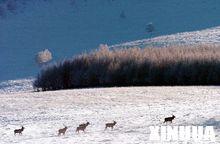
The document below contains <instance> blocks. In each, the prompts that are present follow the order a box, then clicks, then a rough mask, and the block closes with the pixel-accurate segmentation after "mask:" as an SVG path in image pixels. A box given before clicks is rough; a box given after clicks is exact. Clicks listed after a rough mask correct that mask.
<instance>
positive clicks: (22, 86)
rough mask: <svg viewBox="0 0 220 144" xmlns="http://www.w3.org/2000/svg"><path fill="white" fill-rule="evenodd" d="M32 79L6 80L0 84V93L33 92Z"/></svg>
mask: <svg viewBox="0 0 220 144" xmlns="http://www.w3.org/2000/svg"><path fill="white" fill-rule="evenodd" d="M33 82H34V78H26V79H17V80H8V81H3V82H0V93H1V94H8V93H20V92H31V91H33Z"/></svg>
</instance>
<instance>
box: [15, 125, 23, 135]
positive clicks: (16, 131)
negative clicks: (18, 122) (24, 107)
mask: <svg viewBox="0 0 220 144" xmlns="http://www.w3.org/2000/svg"><path fill="white" fill-rule="evenodd" d="M23 131H24V127H23V126H22V127H21V129H15V130H14V135H16V133H18V134H19V135H21V134H22V132H23Z"/></svg>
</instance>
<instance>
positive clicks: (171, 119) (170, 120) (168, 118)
mask: <svg viewBox="0 0 220 144" xmlns="http://www.w3.org/2000/svg"><path fill="white" fill-rule="evenodd" d="M174 118H175V116H174V115H173V116H172V117H166V118H165V119H164V122H163V123H166V122H171V123H172V121H173V119H174Z"/></svg>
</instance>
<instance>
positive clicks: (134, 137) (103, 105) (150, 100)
mask: <svg viewBox="0 0 220 144" xmlns="http://www.w3.org/2000/svg"><path fill="white" fill-rule="evenodd" d="M0 99H1V104H0V107H1V108H0V109H1V111H0V143H1V144H8V143H10V144H14V143H18V144H21V143H22V144H30V143H31V144H55V143H56V144H58V143H66V144H72V143H79V144H88V143H89V144H110V143H114V144H134V143H136V144H142V143H151V142H150V141H149V133H150V130H149V126H151V125H158V126H161V125H165V124H163V119H164V117H167V116H171V115H172V114H174V115H175V116H176V119H174V121H173V124H170V125H204V126H205V125H214V128H215V133H216V143H220V88H219V87H214V86H191V87H120V88H94V89H75V90H62V91H53V92H25V93H23V92H20V93H13V94H10V93H9V94H2V93H1V94H0ZM113 120H115V121H117V124H116V126H115V129H113V130H106V131H104V127H105V123H107V122H112V121H113ZM86 121H89V122H90V123H91V125H89V126H88V128H87V129H86V132H85V133H83V132H80V133H79V134H77V133H76V132H75V129H76V127H77V126H78V125H79V124H80V123H83V122H86ZM21 125H23V126H24V127H25V130H24V132H23V135H22V136H19V135H17V136H14V134H13V130H14V129H17V128H20V126H21ZM63 125H67V126H69V129H67V132H66V135H65V136H60V137H58V136H57V130H58V129H60V128H63V127H64V126H63ZM191 142H192V143H194V142H193V141H191Z"/></svg>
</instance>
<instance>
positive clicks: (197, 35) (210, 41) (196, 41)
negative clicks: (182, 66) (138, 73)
mask: <svg viewBox="0 0 220 144" xmlns="http://www.w3.org/2000/svg"><path fill="white" fill-rule="evenodd" d="M219 44H220V27H219V26H218V27H213V28H209V29H205V30H201V31H193V32H183V33H177V34H172V35H164V36H159V37H155V38H151V39H143V40H137V41H131V42H126V43H123V44H118V45H113V46H111V48H121V47H142V48H144V47H149V46H159V47H166V46H173V45H219Z"/></svg>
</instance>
